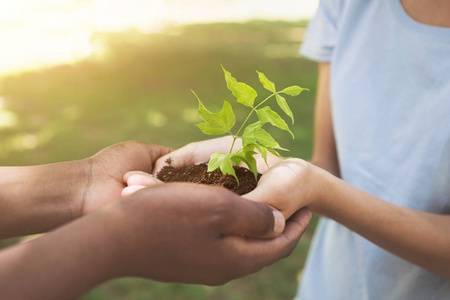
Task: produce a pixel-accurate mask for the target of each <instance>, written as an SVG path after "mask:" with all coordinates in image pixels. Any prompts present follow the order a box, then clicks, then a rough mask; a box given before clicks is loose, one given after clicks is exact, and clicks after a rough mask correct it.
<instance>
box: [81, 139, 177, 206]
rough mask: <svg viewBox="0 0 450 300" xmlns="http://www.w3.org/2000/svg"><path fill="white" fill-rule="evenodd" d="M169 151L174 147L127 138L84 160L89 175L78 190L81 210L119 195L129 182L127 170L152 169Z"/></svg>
mask: <svg viewBox="0 0 450 300" xmlns="http://www.w3.org/2000/svg"><path fill="white" fill-rule="evenodd" d="M170 151H172V149H170V148H167V147H163V146H158V145H152V144H147V143H142V142H136V141H128V142H124V143H120V144H116V145H113V146H110V147H108V148H105V149H103V150H101V151H100V152H98V153H97V154H95V155H94V156H92V157H90V158H88V159H86V160H83V161H82V162H83V163H84V165H85V166H86V167H85V168H86V169H87V172H86V173H87V177H88V178H86V179H83V184H82V188H80V189H79V193H78V194H79V195H78V199H79V201H78V203H79V207H80V208H79V209H80V211H81V213H82V214H87V213H90V212H92V211H94V210H96V209H98V208H100V207H102V206H104V205H106V204H109V203H111V202H113V201H115V200H117V199H120V198H121V192H122V190H123V189H124V188H125V187H126V186H127V184H126V181H124V180H126V179H124V174H126V173H127V172H130V171H141V172H146V173H151V172H152V171H153V169H154V166H155V162H156V160H157V159H158V158H160V157H161V156H163V155H165V154H167V153H169V152H170ZM132 174H133V173H132ZM132 174H131V175H132Z"/></svg>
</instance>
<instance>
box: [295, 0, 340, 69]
mask: <svg viewBox="0 0 450 300" xmlns="http://www.w3.org/2000/svg"><path fill="white" fill-rule="evenodd" d="M341 7H342V0H341V1H339V0H321V1H320V3H319V8H318V10H317V12H316V14H315V16H314V17H313V18H312V19H311V21H310V22H309V24H308V28H307V30H306V34H305V37H304V38H303V42H302V45H301V47H300V54H301V55H302V56H304V57H306V58H309V59H311V60H315V61H319V62H329V61H331V60H332V57H333V51H334V48H335V45H336V41H337V36H338V31H339V26H338V25H339V17H340V11H341Z"/></svg>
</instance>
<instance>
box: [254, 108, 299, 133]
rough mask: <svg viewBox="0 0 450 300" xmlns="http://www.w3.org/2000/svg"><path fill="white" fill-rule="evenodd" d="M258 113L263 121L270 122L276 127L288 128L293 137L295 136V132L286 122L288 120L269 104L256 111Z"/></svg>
mask: <svg viewBox="0 0 450 300" xmlns="http://www.w3.org/2000/svg"><path fill="white" fill-rule="evenodd" d="M256 114H257V115H258V118H259V120H260V121H261V122H263V123H270V124H272V125H273V126H275V127H278V128H280V129H283V130H286V131H287V132H289V133H290V134H291V135H292V138H294V134H293V133H292V131H291V130H290V129H289V126H288V125H287V124H286V122H285V121H284V120H283V119H282V118H281V117H280V116H279V115H278V114H277V113H276V112H274V111H273V110H272V109H271V108H270V107H269V106H264V107H263V108H260V109H258V110H257V111H256Z"/></svg>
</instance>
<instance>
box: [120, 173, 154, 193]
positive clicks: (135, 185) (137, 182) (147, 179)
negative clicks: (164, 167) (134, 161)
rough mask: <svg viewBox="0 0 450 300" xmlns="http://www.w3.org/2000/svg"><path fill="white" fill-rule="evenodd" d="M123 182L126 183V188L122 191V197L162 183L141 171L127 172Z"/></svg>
mask: <svg viewBox="0 0 450 300" xmlns="http://www.w3.org/2000/svg"><path fill="white" fill-rule="evenodd" d="M123 180H124V182H126V183H127V185H128V186H127V187H126V188H124V189H123V190H122V197H127V196H129V195H131V194H133V193H134V192H136V191H138V190H140V189H143V188H146V187H148V186H151V185H155V184H161V183H163V182H162V181H160V180H158V179H156V178H155V177H153V175H151V174H148V173H145V172H142V171H131V172H127V173H125V175H124V176H123Z"/></svg>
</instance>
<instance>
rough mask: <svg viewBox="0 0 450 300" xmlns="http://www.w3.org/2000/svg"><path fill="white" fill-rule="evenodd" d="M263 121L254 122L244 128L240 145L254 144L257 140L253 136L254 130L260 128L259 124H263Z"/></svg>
mask: <svg viewBox="0 0 450 300" xmlns="http://www.w3.org/2000/svg"><path fill="white" fill-rule="evenodd" d="M263 125H264V123H262V122H261V121H258V122H255V123H253V124H250V125H248V126H247V127H246V128H245V130H244V133H243V134H242V137H241V138H242V146H244V147H246V146H247V145H250V144H256V143H257V140H256V138H255V130H257V129H258V128H261V126H263Z"/></svg>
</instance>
